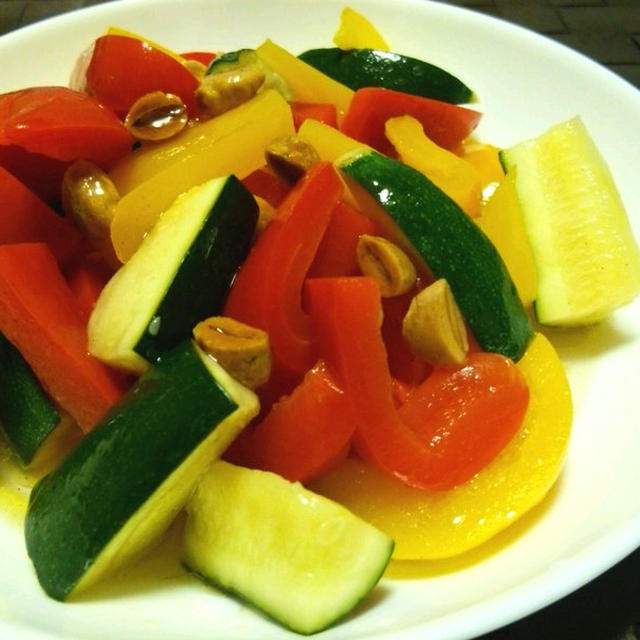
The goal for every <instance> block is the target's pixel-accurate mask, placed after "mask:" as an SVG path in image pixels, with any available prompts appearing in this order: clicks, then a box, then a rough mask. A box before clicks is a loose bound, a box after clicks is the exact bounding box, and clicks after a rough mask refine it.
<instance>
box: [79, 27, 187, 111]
mask: <svg viewBox="0 0 640 640" xmlns="http://www.w3.org/2000/svg"><path fill="white" fill-rule="evenodd" d="M197 87H198V80H197V79H196V77H195V76H194V75H193V74H192V73H191V72H190V71H189V70H188V69H187V68H186V67H185V66H184V65H183V64H181V63H180V62H179V61H178V60H176V59H175V58H173V57H171V56H170V55H168V54H166V53H165V52H164V51H161V50H160V49H156V48H155V47H153V46H152V45H151V44H150V43H149V42H147V41H146V40H140V39H138V38H131V37H128V36H123V35H106V36H102V37H100V38H98V39H97V40H96V42H95V45H94V49H93V55H92V56H91V61H90V62H89V66H88V68H87V74H86V90H87V92H88V93H89V94H91V95H92V96H95V97H96V98H97V99H98V100H99V101H100V102H101V103H102V104H104V105H106V106H108V107H109V108H111V109H113V110H114V111H115V112H116V113H117V114H118V115H119V116H120V117H124V116H125V115H126V113H127V111H129V109H130V108H131V105H132V104H133V103H134V102H135V101H136V100H137V99H138V98H140V97H142V96H143V95H145V94H147V93H151V92H152V91H164V92H165V93H173V94H175V95H177V96H180V98H182V101H183V102H184V104H185V105H186V107H187V111H188V112H189V115H190V116H192V117H193V116H196V115H197V114H198V112H199V109H198V106H197V103H196V99H195V94H194V92H195V90H196V89H197Z"/></svg>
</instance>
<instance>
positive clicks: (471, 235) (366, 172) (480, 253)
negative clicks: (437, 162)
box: [336, 150, 533, 361]
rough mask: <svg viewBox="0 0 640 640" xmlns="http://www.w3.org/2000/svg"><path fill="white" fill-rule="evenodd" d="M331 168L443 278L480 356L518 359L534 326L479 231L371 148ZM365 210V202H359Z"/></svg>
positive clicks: (431, 188) (416, 177)
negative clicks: (384, 216) (491, 354)
mask: <svg viewBox="0 0 640 640" xmlns="http://www.w3.org/2000/svg"><path fill="white" fill-rule="evenodd" d="M336 164H337V166H338V167H339V168H340V169H341V171H342V172H343V173H344V174H345V175H346V176H347V177H349V178H351V179H352V181H354V182H355V186H356V187H357V186H358V185H359V186H360V187H362V188H363V189H364V191H365V193H364V194H362V193H360V192H359V191H358V190H357V189H355V190H354V192H353V193H354V196H355V197H356V199H358V198H360V199H361V200H362V196H363V195H364V196H365V197H366V196H367V194H369V195H370V196H373V198H374V200H375V202H376V203H377V204H378V205H380V206H381V207H382V209H384V211H386V213H387V214H388V215H389V217H390V219H391V220H392V221H393V223H395V225H396V227H397V229H399V230H400V232H401V233H402V234H404V238H405V240H408V243H409V245H410V246H411V247H413V249H414V253H417V256H418V257H419V258H420V259H422V260H423V261H424V262H425V263H426V266H427V268H428V269H429V270H430V271H431V272H432V274H433V275H434V276H435V277H436V278H445V279H446V280H447V282H448V283H449V286H450V287H451V291H452V292H453V295H454V298H455V300H456V302H457V303H458V306H459V307H460V310H461V311H462V314H463V315H464V317H465V319H466V320H467V322H468V323H469V326H470V328H471V330H472V331H473V334H474V335H475V337H476V339H477V340H478V342H479V343H480V346H481V347H482V348H483V349H484V350H485V351H495V352H497V353H501V354H503V355H505V356H507V357H509V358H511V359H512V360H514V361H516V360H518V359H520V357H521V356H522V354H523V353H524V351H525V349H526V347H527V344H528V343H529V340H530V339H531V337H532V336H533V329H532V327H531V323H530V322H529V317H528V316H527V313H526V311H525V310H524V307H523V306H522V302H521V301H520V298H519V297H518V293H517V291H516V288H515V285H514V284H513V281H512V279H511V276H510V275H509V272H508V271H507V268H506V267H505V265H504V262H503V261H502V259H501V258H500V254H499V253H498V251H497V250H496V248H495V247H494V246H493V244H492V243H491V241H490V240H489V239H488V238H487V236H485V234H484V233H483V232H482V231H481V230H480V229H479V228H478V227H477V225H475V224H474V222H473V221H472V220H471V219H470V218H469V217H468V216H467V215H466V214H465V213H464V211H462V209H460V207H459V206H458V205H457V204H456V203H455V202H454V201H453V200H451V198H449V196H447V195H446V194H444V193H443V192H442V191H441V190H440V189H438V187H436V186H435V185H434V184H433V183H432V182H431V181H430V180H429V179H428V178H427V177H425V176H424V175H423V174H421V173H420V172H418V171H416V170H415V169H412V168H411V167H409V166H407V165H404V164H402V163H401V162H398V161H397V160H393V159H392V158H388V157H386V156H383V155H381V154H379V153H377V152H375V151H368V150H367V151H362V150H357V151H355V152H351V153H348V154H346V155H344V156H342V157H340V158H338V159H337V160H336ZM359 204H360V206H361V208H362V209H363V210H364V211H367V210H368V209H369V210H370V209H371V206H370V205H367V203H366V198H365V200H364V201H362V202H360V203H359Z"/></svg>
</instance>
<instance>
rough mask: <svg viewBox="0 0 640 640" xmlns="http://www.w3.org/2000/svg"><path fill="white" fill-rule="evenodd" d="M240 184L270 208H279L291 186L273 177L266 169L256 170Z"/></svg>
mask: <svg viewBox="0 0 640 640" xmlns="http://www.w3.org/2000/svg"><path fill="white" fill-rule="evenodd" d="M242 184H243V185H244V186H245V187H247V189H249V191H251V193H253V195H254V196H258V197H260V198H262V199H263V200H266V201H267V202H268V203H269V204H270V205H271V206H272V207H275V208H277V207H279V206H280V205H281V204H282V202H283V201H284V199H285V198H286V197H287V194H288V193H289V191H290V190H291V185H290V184H289V183H288V182H285V181H284V180H283V179H282V178H280V177H278V176H276V175H274V174H273V173H271V171H267V170H266V169H256V170H255V171H253V172H251V173H250V174H249V175H248V176H247V177H246V178H243V180H242Z"/></svg>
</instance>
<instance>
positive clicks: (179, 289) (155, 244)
mask: <svg viewBox="0 0 640 640" xmlns="http://www.w3.org/2000/svg"><path fill="white" fill-rule="evenodd" d="M257 217H258V206H257V204H256V202H255V199H254V198H253V196H252V195H251V194H250V193H249V192H248V191H247V190H246V189H245V187H244V186H243V185H242V183H241V182H240V181H239V180H238V179H237V178H236V177H235V176H224V177H221V178H214V179H213V180H210V181H208V182H205V183H203V184H201V185H198V186H197V187H193V188H192V189H190V190H189V191H187V192H185V193H183V194H182V195H181V196H179V197H178V198H177V199H176V200H175V202H174V203H173V205H172V206H171V207H170V208H169V209H167V211H165V212H164V213H163V214H162V216H160V218H159V219H158V222H157V223H156V224H155V226H154V227H153V228H152V230H151V231H150V232H149V235H148V236H147V237H146V238H145V239H144V241H143V242H142V244H141V245H140V247H139V249H138V250H137V251H136V252H135V253H134V254H133V255H132V256H131V258H130V259H129V261H128V262H127V263H126V264H125V265H123V266H122V267H121V268H120V270H119V271H118V272H117V273H116V274H115V275H114V276H113V278H111V280H110V281H109V282H108V283H107V285H106V286H105V288H104V289H103V291H102V293H101V294H100V297H99V299H98V302H97V304H96V307H95V309H94V311H93V313H92V314H91V318H90V320H89V325H88V333H89V350H90V352H91V353H92V354H93V355H94V356H96V357H97V358H99V359H101V360H103V361H104V362H107V363H109V364H111V365H113V366H115V367H118V368H122V369H126V370H129V371H132V372H134V373H142V372H144V371H145V370H146V369H147V368H148V366H149V363H151V362H154V361H155V360H156V359H157V358H158V357H160V355H162V353H163V352H164V351H166V350H168V349H170V348H171V347H173V346H174V345H175V344H177V343H178V342H179V341H180V340H182V339H184V338H186V337H188V336H189V335H190V333H191V330H192V328H193V327H194V326H195V325H196V324H197V322H199V321H200V320H203V319H204V318H206V317H208V316H211V315H216V313H218V312H219V311H220V309H221V308H222V304H223V302H224V298H225V297H226V293H227V291H228V288H229V286H230V284H231V281H232V279H233V275H234V274H235V271H236V269H237V267H238V266H239V264H240V262H241V261H242V260H243V259H244V257H245V256H246V254H247V252H248V250H249V246H250V242H251V239H252V237H253V232H254V229H255V224H256V222H257Z"/></svg>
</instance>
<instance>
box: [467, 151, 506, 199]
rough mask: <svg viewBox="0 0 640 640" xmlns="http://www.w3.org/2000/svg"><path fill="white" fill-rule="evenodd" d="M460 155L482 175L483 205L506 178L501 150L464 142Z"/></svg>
mask: <svg viewBox="0 0 640 640" xmlns="http://www.w3.org/2000/svg"><path fill="white" fill-rule="evenodd" d="M456 153H458V155H459V156H460V157H461V158H463V159H464V160H466V161H467V162H469V163H471V164H472V165H473V166H474V167H475V168H476V171H477V172H478V174H479V175H480V183H481V185H482V202H483V204H484V203H485V202H486V201H487V200H488V199H489V198H490V197H491V196H492V195H493V192H494V191H495V190H496V188H497V186H498V185H499V184H500V183H501V182H502V180H503V178H504V171H503V169H502V164H501V163H500V149H498V148H497V147H494V146H493V145H490V144H485V143H483V142H478V141H476V140H473V139H467V140H463V141H462V144H461V145H460V149H459V150H457V151H456Z"/></svg>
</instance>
